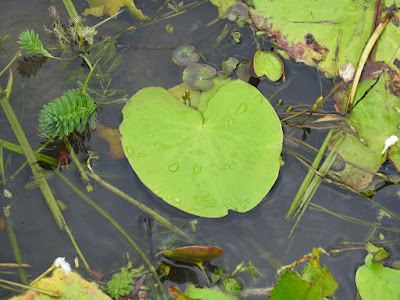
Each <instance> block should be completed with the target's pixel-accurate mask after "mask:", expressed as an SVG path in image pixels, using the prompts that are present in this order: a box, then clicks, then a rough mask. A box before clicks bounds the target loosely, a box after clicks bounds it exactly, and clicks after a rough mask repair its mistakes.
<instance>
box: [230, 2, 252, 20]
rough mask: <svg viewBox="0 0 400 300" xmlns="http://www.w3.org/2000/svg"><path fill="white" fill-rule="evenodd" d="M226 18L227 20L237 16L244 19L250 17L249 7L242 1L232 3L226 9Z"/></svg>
mask: <svg viewBox="0 0 400 300" xmlns="http://www.w3.org/2000/svg"><path fill="white" fill-rule="evenodd" d="M226 18H227V19H228V20H229V21H236V19H238V18H239V20H241V21H244V20H246V19H248V18H250V16H249V7H248V6H247V5H246V4H244V3H236V4H233V5H232V6H229V7H228V9H227V10H226Z"/></svg>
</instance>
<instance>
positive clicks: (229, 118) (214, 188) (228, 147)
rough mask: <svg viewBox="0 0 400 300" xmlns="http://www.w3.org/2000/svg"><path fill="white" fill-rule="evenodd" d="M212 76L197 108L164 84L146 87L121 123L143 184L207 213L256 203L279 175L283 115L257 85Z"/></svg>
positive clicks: (213, 214)
mask: <svg viewBox="0 0 400 300" xmlns="http://www.w3.org/2000/svg"><path fill="white" fill-rule="evenodd" d="M213 81H214V85H213V88H212V89H210V90H208V91H206V92H203V93H202V95H201V96H200V100H199V101H200V103H199V110H195V109H192V108H190V107H188V106H185V105H184V104H182V103H181V102H180V101H179V100H178V99H177V98H175V97H174V96H173V95H171V94H170V93H169V92H168V91H166V90H164V89H163V88H160V87H150V88H145V89H142V90H140V91H139V92H137V93H136V94H135V95H134V96H133V97H132V98H131V99H130V100H129V101H128V103H127V104H126V105H125V107H124V109H123V111H122V112H123V115H124V120H123V122H122V124H121V126H120V132H121V134H122V145H123V148H124V152H125V155H126V157H127V158H128V160H129V163H130V164H131V166H132V168H133V169H134V170H135V172H136V173H137V175H138V176H139V177H140V179H141V180H142V181H143V182H144V184H146V185H147V186H148V187H149V188H150V189H151V190H152V191H153V192H154V193H155V194H157V195H158V196H160V197H161V198H162V199H163V200H165V201H166V202H168V203H169V204H171V205H173V206H176V207H177V208H179V209H181V210H183V211H185V212H188V213H191V214H195V215H198V216H203V217H222V216H224V215H226V214H227V213H228V209H232V210H235V211H238V212H246V211H248V210H250V209H252V208H254V207H255V206H256V205H257V204H258V203H259V202H260V201H261V200H262V199H263V198H264V196H265V195H266V194H267V193H268V191H269V190H270V189H271V187H272V185H273V184H274V182H275V180H276V179H277V176H278V172H279V167H280V153H281V149H282V140H283V134H282V127H281V124H280V121H279V118H278V117H277V115H276V113H275V111H274V109H273V108H272V106H271V105H270V103H269V102H268V100H267V99H265V98H264V96H263V95H262V94H261V93H260V92H259V91H258V90H257V89H256V88H255V87H253V86H251V85H250V84H248V83H245V82H243V81H241V80H235V81H231V80H226V79H220V78H216V79H215V80H213ZM205 103H206V104H205Z"/></svg>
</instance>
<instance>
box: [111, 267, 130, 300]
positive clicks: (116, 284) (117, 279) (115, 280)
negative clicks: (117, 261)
mask: <svg viewBox="0 0 400 300" xmlns="http://www.w3.org/2000/svg"><path fill="white" fill-rule="evenodd" d="M134 284H135V280H133V274H132V272H131V271H129V270H128V269H127V268H122V269H121V272H119V273H117V274H115V275H114V276H113V277H112V279H111V280H110V281H109V282H108V283H107V293H108V294H109V295H110V296H111V297H113V298H114V299H117V300H118V299H119V297H121V296H126V295H128V294H129V293H130V292H132V290H133V285H134Z"/></svg>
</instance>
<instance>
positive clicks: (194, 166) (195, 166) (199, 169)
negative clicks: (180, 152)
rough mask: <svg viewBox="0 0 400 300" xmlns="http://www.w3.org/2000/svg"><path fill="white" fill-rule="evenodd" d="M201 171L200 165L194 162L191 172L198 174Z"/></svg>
mask: <svg viewBox="0 0 400 300" xmlns="http://www.w3.org/2000/svg"><path fill="white" fill-rule="evenodd" d="M200 173H201V166H199V165H196V164H194V165H193V174H200Z"/></svg>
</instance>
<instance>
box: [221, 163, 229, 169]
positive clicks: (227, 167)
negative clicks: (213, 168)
mask: <svg viewBox="0 0 400 300" xmlns="http://www.w3.org/2000/svg"><path fill="white" fill-rule="evenodd" d="M222 169H223V170H230V169H231V166H230V165H229V164H225V166H223V167H222Z"/></svg>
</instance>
